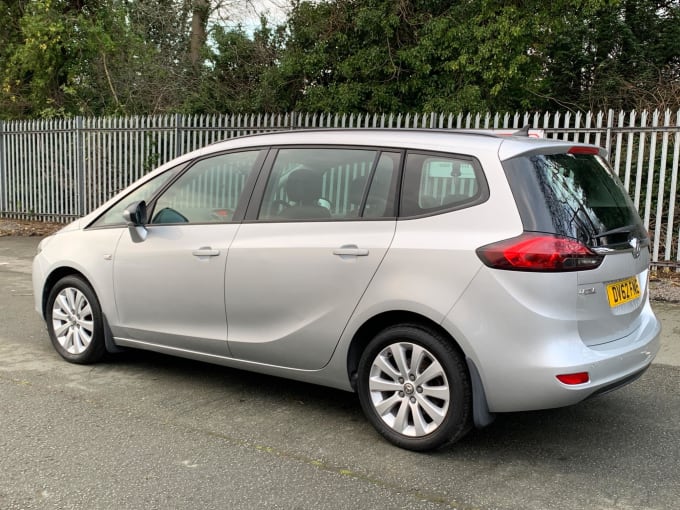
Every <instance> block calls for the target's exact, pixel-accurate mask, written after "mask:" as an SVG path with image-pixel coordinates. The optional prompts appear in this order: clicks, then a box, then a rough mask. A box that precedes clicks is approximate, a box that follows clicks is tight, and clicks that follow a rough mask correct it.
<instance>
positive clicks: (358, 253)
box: [333, 244, 368, 257]
mask: <svg viewBox="0 0 680 510" xmlns="http://www.w3.org/2000/svg"><path fill="white" fill-rule="evenodd" d="M333 255H340V256H343V255H351V256H354V257H365V256H366V255H368V250H367V249H366V248H359V247H358V246H357V245H356V244H346V245H344V246H341V247H340V248H336V249H335V250H333Z"/></svg>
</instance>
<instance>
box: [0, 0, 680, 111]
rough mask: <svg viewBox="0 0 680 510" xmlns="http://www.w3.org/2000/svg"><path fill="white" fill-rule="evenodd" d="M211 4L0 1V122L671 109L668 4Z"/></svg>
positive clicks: (202, 0)
mask: <svg viewBox="0 0 680 510" xmlns="http://www.w3.org/2000/svg"><path fill="white" fill-rule="evenodd" d="M220 1H228V0H212V3H208V2H207V1H206V0H135V1H134V2H133V1H129V0H0V14H1V15H2V17H3V20H7V22H6V23H4V24H3V25H4V30H3V32H2V33H0V118H26V117H54V116H72V115H101V114H148V113H159V112H168V111H175V112H186V113H210V112H217V111H230V112H251V111H267V112H272V111H284V110H298V111H342V112H348V113H349V112H369V113H373V112H383V111H488V110H507V111H513V110H518V109H522V110H530V109H535V110H543V109H552V108H560V109H563V108H565V107H566V108H570V109H595V108H598V109H600V108H623V109H627V108H640V107H642V108H644V107H661V108H674V109H675V108H680V94H679V93H678V92H680V2H679V1H678V0H557V1H555V2H543V1H540V0H523V1H521V2H519V1H510V2H508V1H501V0H474V1H473V0H459V1H455V2H451V1H450V0H320V1H316V0H315V1H311V0H291V2H292V3H291V4H290V11H289V16H288V19H287V20H286V23H285V24H283V25H282V26H277V27H273V26H271V25H270V24H269V23H268V22H267V20H266V19H265V18H262V19H261V20H260V24H259V26H258V27H256V28H255V29H252V30H246V29H245V28H243V27H241V26H236V27H231V28H227V26H225V25H224V24H223V23H221V22H220V21H219V20H218V19H217V18H216V17H214V16H213V18H212V19H213V21H212V22H210V23H208V22H207V19H208V17H209V15H210V13H216V12H221V13H224V12H225V10H224V9H225V5H224V4H219V3H215V2H220ZM232 7H233V5H232ZM206 34H207V39H206ZM200 44H202V47H199V45H200Z"/></svg>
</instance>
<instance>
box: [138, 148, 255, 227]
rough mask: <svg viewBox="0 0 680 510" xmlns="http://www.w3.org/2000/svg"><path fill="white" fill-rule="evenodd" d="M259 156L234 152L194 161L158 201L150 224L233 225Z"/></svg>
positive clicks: (250, 152) (253, 152)
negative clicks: (229, 223) (232, 222)
mask: <svg viewBox="0 0 680 510" xmlns="http://www.w3.org/2000/svg"><path fill="white" fill-rule="evenodd" d="M260 153H261V151H259V150H254V151H246V152H235V153H229V154H221V155H219V156H214V157H211V158H206V159H202V160H200V161H198V162H197V163H196V164H195V165H193V166H192V167H191V168H189V170H187V171H186V173H185V174H184V175H182V176H181V177H180V178H179V179H177V181H175V182H174V183H173V184H172V186H170V187H169V188H168V189H167V190H165V191H164V192H163V194H162V195H161V196H160V197H159V198H158V200H157V201H156V204H155V206H154V208H153V214H152V215H151V223H152V224H159V223H226V222H231V221H233V216H234V212H235V211H236V208H237V207H238V205H239V203H240V200H241V197H242V194H243V190H244V188H245V184H246V181H247V180H248V178H249V177H250V175H251V173H252V172H253V170H254V168H255V163H256V161H257V160H258V157H259V155H260Z"/></svg>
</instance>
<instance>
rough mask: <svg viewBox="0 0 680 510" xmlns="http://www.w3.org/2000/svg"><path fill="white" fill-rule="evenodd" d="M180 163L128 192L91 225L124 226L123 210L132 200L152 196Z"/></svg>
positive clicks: (178, 168) (174, 172)
mask: <svg viewBox="0 0 680 510" xmlns="http://www.w3.org/2000/svg"><path fill="white" fill-rule="evenodd" d="M182 167H183V165H180V166H178V167H175V168H171V169H170V170H168V171H167V172H163V173H162V174H160V175H157V176H156V177H154V178H153V179H151V180H150V181H147V182H145V183H144V184H142V185H141V186H140V187H138V188H137V189H136V190H134V191H133V192H132V193H129V194H128V195H126V196H125V197H124V198H122V199H121V200H120V201H119V202H118V203H116V204H115V205H113V206H111V207H110V208H109V210H108V211H106V212H105V213H104V214H103V215H101V216H100V217H99V218H98V219H97V221H96V222H94V223H93V224H92V226H93V227H111V226H124V225H125V220H124V219H123V212H124V211H125V209H126V208H127V206H129V205H130V204H131V203H133V202H138V201H140V200H146V201H147V202H148V201H149V200H150V199H151V198H152V197H153V195H154V194H155V193H156V192H157V191H158V190H159V189H161V188H162V187H163V186H164V185H165V183H167V182H169V181H170V179H171V178H172V177H173V176H174V175H175V174H177V172H178V171H179V170H180V168H182Z"/></svg>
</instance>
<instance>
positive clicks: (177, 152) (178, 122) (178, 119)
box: [175, 113, 184, 158]
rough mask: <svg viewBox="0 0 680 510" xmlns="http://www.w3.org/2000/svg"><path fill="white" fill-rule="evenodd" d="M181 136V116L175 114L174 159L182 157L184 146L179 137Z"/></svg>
mask: <svg viewBox="0 0 680 510" xmlns="http://www.w3.org/2000/svg"><path fill="white" fill-rule="evenodd" d="M181 135H182V116H181V115H180V114H179V113H176V114H175V157H176V158H178V157H180V156H181V155H182V147H183V146H184V144H183V143H181V142H182V140H180V138H179V137H180V136H181Z"/></svg>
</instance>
